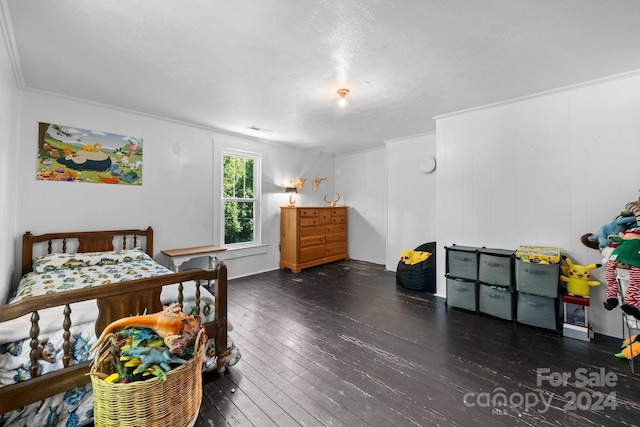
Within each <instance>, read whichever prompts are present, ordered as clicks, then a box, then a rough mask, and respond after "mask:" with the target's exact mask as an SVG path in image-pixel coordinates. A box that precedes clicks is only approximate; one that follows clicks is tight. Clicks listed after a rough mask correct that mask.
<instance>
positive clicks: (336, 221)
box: [280, 206, 349, 273]
mask: <svg viewBox="0 0 640 427" xmlns="http://www.w3.org/2000/svg"><path fill="white" fill-rule="evenodd" d="M348 258H349V255H348V253H347V207H346V206H336V207H324V206H323V207H295V206H294V207H282V208H280V268H281V269H284V268H289V269H291V271H293V272H294V273H299V272H300V271H302V269H304V268H309V267H313V266H316V265H320V264H326V263H328V262H332V261H338V260H341V259H348Z"/></svg>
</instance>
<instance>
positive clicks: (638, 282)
mask: <svg viewBox="0 0 640 427" xmlns="http://www.w3.org/2000/svg"><path fill="white" fill-rule="evenodd" d="M611 246H613V247H614V249H613V251H611V256H610V257H609V260H608V261H607V272H606V274H605V280H606V282H607V292H606V298H607V300H606V301H605V302H604V308H606V309H607V310H613V309H614V308H615V307H617V306H618V283H617V281H616V268H617V267H618V266H619V264H624V265H628V266H629V288H628V289H627V292H626V293H625V295H624V304H622V305H621V306H620V309H621V310H622V311H623V312H625V313H626V314H628V315H630V316H633V317H635V318H636V319H640V310H639V309H638V301H639V300H640V229H639V228H634V229H631V230H627V231H626V232H624V233H619V234H618V236H616V237H615V238H614V239H613V241H612V242H611Z"/></svg>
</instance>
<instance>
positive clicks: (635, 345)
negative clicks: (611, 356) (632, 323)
mask: <svg viewBox="0 0 640 427" xmlns="http://www.w3.org/2000/svg"><path fill="white" fill-rule="evenodd" d="M615 356H616V357H618V358H620V359H632V358H633V359H635V358H636V357H638V356H640V340H639V337H638V336H637V335H634V336H632V337H631V338H627V339H626V340H624V341H623V342H622V350H621V351H620V353H617V354H616V355H615Z"/></svg>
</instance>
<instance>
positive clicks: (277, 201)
mask: <svg viewBox="0 0 640 427" xmlns="http://www.w3.org/2000/svg"><path fill="white" fill-rule="evenodd" d="M22 98H23V103H22V106H21V111H22V116H21V118H20V121H19V122H20V129H19V130H20V132H19V135H20V137H19V139H18V140H17V141H16V140H15V139H14V140H12V142H14V144H13V145H12V149H14V150H15V149H17V157H16V159H17V163H18V164H19V168H18V170H17V173H16V174H14V175H16V178H12V179H13V184H14V188H15V187H17V191H18V194H19V197H18V198H17V221H16V224H15V228H13V227H11V229H10V232H7V235H12V236H14V238H15V239H16V244H15V248H12V249H15V260H13V259H12V261H15V263H16V265H19V257H20V254H21V252H20V247H21V246H20V245H21V241H20V242H18V240H19V239H20V238H21V235H22V233H24V232H25V231H27V230H29V231H31V232H33V233H42V232H53V231H71V230H96V229H117V228H134V227H135V228H146V227H147V226H149V225H151V226H152V227H153V228H154V231H155V234H154V237H155V241H154V249H155V258H156V259H157V260H158V261H160V262H162V263H165V264H166V261H167V260H166V259H164V256H163V255H162V254H160V253H159V252H160V251H161V250H162V249H170V248H179V247H188V246H201V245H208V244H221V242H220V228H219V224H220V204H219V202H218V200H219V197H220V185H219V167H218V165H219V164H220V163H219V158H220V155H219V153H220V150H221V149H224V148H236V149H242V150H246V151H252V152H257V153H261V154H262V156H263V186H262V196H263V200H264V201H265V209H264V211H263V219H264V222H265V224H266V227H265V228H264V234H263V236H264V237H265V242H264V247H263V253H260V254H258V255H253V256H250V257H248V258H237V256H238V255H239V254H238V253H237V252H231V251H229V252H228V253H225V254H224V255H223V256H222V258H223V259H225V260H226V261H227V264H228V265H229V277H231V278H233V277H238V276H242V275H247V274H253V273H256V272H260V271H265V270H271V269H275V268H278V261H279V240H280V237H279V206H280V205H285V204H287V203H288V199H287V196H286V195H285V194H284V193H283V190H282V188H281V187H280V186H279V184H280V183H285V182H286V181H288V179H289V177H291V176H293V177H297V176H299V175H300V174H307V175H306V176H307V178H308V177H309V176H311V175H314V174H318V175H321V174H323V175H333V157H331V156H328V155H324V154H322V153H318V152H312V151H301V150H292V149H287V148H285V147H280V146H277V145H273V144H265V143H263V142H258V141H253V140H249V139H245V138H240V137H235V136H230V135H227V134H224V133H220V132H214V131H211V130H207V129H201V128H196V127H192V126H188V125H185V124H181V123H175V122H171V121H166V120H162V119H159V118H154V117H149V116H145V115H140V114H136V113H131V112H127V111H121V110H116V109H112V108H108V107H106V106H100V105H95V104H91V103H85V102H81V101H78V100H72V99H67V98H61V97H57V96H52V95H47V94H43V93H38V92H31V91H22ZM38 122H47V123H58V124H63V125H68V126H77V127H81V128H88V129H94V130H100V131H105V132H111V133H119V134H123V135H132V136H135V137H140V138H142V139H143V147H144V158H143V161H144V164H143V185H142V186H120V185H118V186H111V185H107V184H90V183H67V182H48V181H36V179H35V176H36V154H37V152H36V151H37V136H38V135H37V132H38ZM3 158H4V157H3ZM3 173H4V171H3ZM214 178H215V179H214ZM312 179H313V177H311V179H308V181H307V183H306V184H305V187H304V189H303V192H302V193H301V194H299V195H298V196H299V203H301V204H307V203H318V202H317V200H316V199H317V196H316V195H315V194H313V191H312V190H311V180H312ZM326 189H327V190H328V191H333V185H332V184H331V185H328V186H327V187H326ZM3 197H4V196H3ZM320 200H321V198H320ZM3 201H4V200H3ZM322 204H324V202H323V203H322ZM3 205H4V203H3ZM12 255H13V254H12ZM196 264H197V263H196ZM203 264H204V262H203ZM194 266H198V265H194ZM16 270H17V269H16ZM18 277H19V271H16V272H15V274H14V279H17V278H18Z"/></svg>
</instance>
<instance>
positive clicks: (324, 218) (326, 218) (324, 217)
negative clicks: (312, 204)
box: [318, 209, 331, 224]
mask: <svg viewBox="0 0 640 427" xmlns="http://www.w3.org/2000/svg"><path fill="white" fill-rule="evenodd" d="M318 217H319V218H320V224H329V223H331V212H329V210H328V209H320V211H319V213H318Z"/></svg>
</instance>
